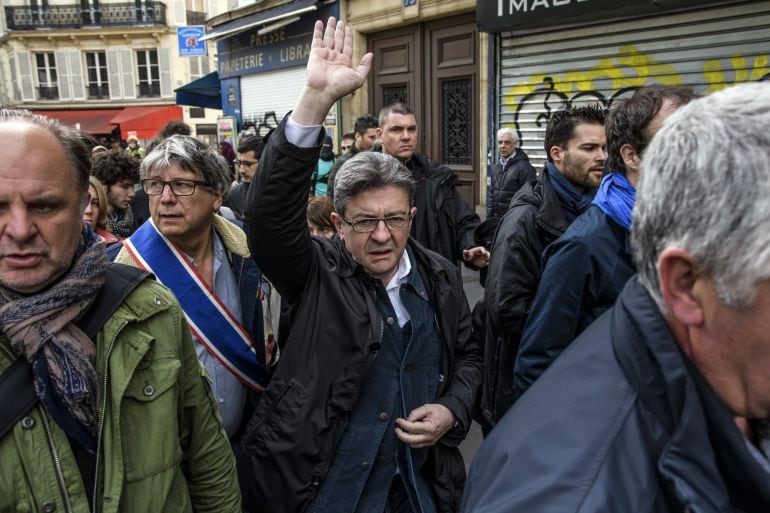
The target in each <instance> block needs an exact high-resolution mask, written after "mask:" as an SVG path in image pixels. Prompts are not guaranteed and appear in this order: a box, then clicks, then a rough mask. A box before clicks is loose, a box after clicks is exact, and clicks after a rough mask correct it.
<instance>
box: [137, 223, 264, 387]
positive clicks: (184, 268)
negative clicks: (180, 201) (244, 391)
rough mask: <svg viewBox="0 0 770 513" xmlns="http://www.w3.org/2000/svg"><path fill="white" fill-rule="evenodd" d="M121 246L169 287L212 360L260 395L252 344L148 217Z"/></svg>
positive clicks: (259, 368)
mask: <svg viewBox="0 0 770 513" xmlns="http://www.w3.org/2000/svg"><path fill="white" fill-rule="evenodd" d="M123 244H124V247H125V248H126V250H127V251H128V252H129V253H130V254H131V256H132V257H133V258H134V261H136V262H137V263H138V264H139V266H140V267H142V268H143V269H145V270H146V271H150V272H151V273H153V274H154V275H155V276H156V277H157V278H158V281H160V282H161V283H162V284H163V285H165V286H166V287H168V288H169V289H171V291H172V292H173V293H174V295H175V296H176V298H177V300H178V301H179V304H180V305H181V306H182V310H183V311H184V315H185V317H186V318H187V323H188V324H189V325H190V331H192V334H193V335H194V336H195V338H197V339H198V341H199V342H200V343H201V344H203V346H204V347H205V348H206V350H207V351H208V352H209V353H211V355H212V356H214V358H216V359H217V360H219V362H220V363H221V364H222V365H224V366H225V368H226V369H227V370H229V371H230V372H232V373H233V374H234V375H235V376H236V377H237V378H238V379H239V380H241V382H243V384H245V385H246V386H248V387H249V388H252V389H254V390H258V391H261V390H263V389H264V387H265V385H266V384H267V381H268V379H269V378H268V372H267V369H266V368H265V365H264V362H261V361H259V359H260V356H258V355H261V354H263V353H262V352H261V351H260V352H257V351H255V349H254V340H252V338H251V336H250V335H249V333H248V332H247V331H246V330H245V329H244V327H243V326H241V324H240V323H239V322H238V321H237V320H236V319H235V318H234V317H233V315H232V314H231V313H230V311H229V310H228V309H227V307H226V306H225V305H224V303H222V301H221V300H220V299H219V297H218V296H217V295H216V293H215V292H214V291H213V290H212V289H211V288H209V286H208V285H207V284H206V282H204V281H203V278H202V277H201V276H200V274H199V273H198V271H197V269H195V267H194V266H193V265H192V264H191V263H190V262H189V261H188V259H187V257H186V256H185V255H184V253H183V252H182V251H181V250H180V249H179V248H178V247H177V246H176V244H174V243H173V242H171V241H170V240H168V239H167V238H166V237H165V236H164V235H163V234H162V233H160V231H158V228H157V227H156V226H155V223H153V222H152V219H148V220H147V222H145V223H144V224H142V226H140V227H139V229H138V230H136V232H134V234H133V235H131V237H129V238H128V239H125V240H124V241H123Z"/></svg>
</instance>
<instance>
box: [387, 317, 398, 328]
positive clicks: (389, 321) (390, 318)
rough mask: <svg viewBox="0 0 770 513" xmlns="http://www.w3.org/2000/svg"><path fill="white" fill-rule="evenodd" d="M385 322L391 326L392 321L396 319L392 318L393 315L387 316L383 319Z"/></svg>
mask: <svg viewBox="0 0 770 513" xmlns="http://www.w3.org/2000/svg"><path fill="white" fill-rule="evenodd" d="M385 322H387V323H388V326H393V323H395V322H396V321H394V320H393V317H388V318H387V319H385Z"/></svg>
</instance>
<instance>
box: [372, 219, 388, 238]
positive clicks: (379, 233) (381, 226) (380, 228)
mask: <svg viewBox="0 0 770 513" xmlns="http://www.w3.org/2000/svg"><path fill="white" fill-rule="evenodd" d="M390 237H391V234H390V230H389V229H388V226H387V225H386V224H385V221H384V220H382V219H380V220H379V221H378V222H377V228H375V229H374V231H373V232H372V240H374V241H376V242H381V243H382V242H387V241H388V239H390Z"/></svg>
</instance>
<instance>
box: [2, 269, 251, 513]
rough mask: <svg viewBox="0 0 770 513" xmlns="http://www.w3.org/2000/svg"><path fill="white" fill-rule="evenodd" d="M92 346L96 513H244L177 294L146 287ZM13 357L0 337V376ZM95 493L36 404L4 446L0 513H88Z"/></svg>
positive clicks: (147, 282) (62, 438) (228, 452)
mask: <svg viewBox="0 0 770 513" xmlns="http://www.w3.org/2000/svg"><path fill="white" fill-rule="evenodd" d="M96 345H97V360H96V371H97V374H98V376H99V383H100V393H99V395H100V399H99V405H100V406H99V426H100V433H99V438H100V440H101V443H100V444H99V447H100V454H99V455H98V465H97V476H96V480H97V483H98V484H97V489H99V490H102V489H103V490H104V493H103V494H98V497H97V507H96V511H98V512H104V513H110V512H126V513H127V512H130V513H135V512H142V513H152V512H157V513H161V512H163V513H172V512H192V511H195V512H205V511H212V512H214V511H216V512H217V513H219V512H233V513H236V512H240V503H241V497H240V490H239V488H238V480H237V477H236V472H235V458H234V457H233V453H232V450H231V447H230V444H229V442H228V440H227V436H226V435H225V433H224V431H223V430H222V427H221V421H220V420H219V414H218V413H217V409H216V403H215V400H214V398H213V395H212V394H211V392H210V388H209V385H208V382H207V377H206V373H205V371H204V370H203V368H202V367H201V365H200V363H199V362H198V359H197V357H196V356H195V350H194V348H193V344H192V340H191V338H190V331H189V329H188V328H187V324H186V322H185V320H184V316H183V314H182V311H181V309H180V308H179V305H178V303H177V302H176V299H175V298H174V297H173V295H172V294H171V293H170V292H169V291H168V290H167V289H165V288H164V287H163V286H162V285H160V284H158V283H157V282H154V281H152V280H145V281H144V282H143V283H142V284H140V285H139V286H138V287H137V288H136V289H135V290H134V291H133V292H131V294H130V295H129V296H128V297H127V298H126V300H125V301H124V302H123V304H122V305H121V306H120V307H119V308H118V309H117V310H116V311H115V313H114V314H113V315H112V317H110V319H109V320H108V321H107V322H106V323H105V325H104V326H103V327H102V330H101V331H100V332H99V334H98V336H97V340H96ZM14 359H15V357H14V356H13V354H12V352H11V350H10V345H9V343H8V340H7V338H5V337H4V336H2V335H0V372H2V371H3V370H5V369H6V368H7V367H8V366H9V365H10V364H11V363H12V362H13V361H14ZM105 369H106V371H105ZM103 391H108V393H107V394H104V393H103ZM105 395H106V396H107V401H104V396H105ZM57 462H58V465H57ZM57 468H58V471H57ZM57 475H58V476H59V477H57ZM61 484H63V485H64V490H63V491H62V490H61V489H60V485H61ZM91 494H93V490H88V491H86V490H85V489H84V486H83V483H82V480H81V478H80V473H79V472H78V467H77V464H76V463H75V459H74V456H73V454H72V451H71V450H70V446H69V443H68V439H67V436H66V434H65V433H64V432H63V431H62V430H60V429H59V427H58V426H57V425H56V424H55V423H54V422H53V421H52V420H51V417H50V415H48V414H47V412H46V411H45V410H44V409H43V408H42V406H41V404H40V403H38V405H37V406H36V407H35V408H33V409H32V410H30V412H29V413H28V414H27V416H26V417H24V418H22V419H21V421H19V422H18V423H17V424H16V426H14V427H13V429H12V430H11V431H10V432H9V433H8V434H7V435H6V436H5V437H3V439H2V440H0V513H10V512H52V511H57V512H65V513H66V512H76V513H88V511H89V508H88V498H87V497H88V496H90V495H91Z"/></svg>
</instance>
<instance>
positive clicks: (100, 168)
mask: <svg viewBox="0 0 770 513" xmlns="http://www.w3.org/2000/svg"><path fill="white" fill-rule="evenodd" d="M91 174H92V175H94V176H95V177H96V178H98V179H99V181H100V182H102V184H103V185H104V192H105V193H106V194H107V226H109V228H110V231H111V232H112V234H113V235H115V236H117V237H120V238H125V237H128V236H129V235H131V234H132V233H134V230H136V229H137V227H138V226H139V224H137V222H136V219H135V218H134V212H133V209H132V208H131V200H132V199H133V198H134V185H136V184H137V182H139V161H138V160H137V159H135V158H134V157H132V156H130V155H127V154H125V153H123V152H120V151H118V150H109V151H103V152H101V153H97V154H96V155H94V156H93V164H92V166H91Z"/></svg>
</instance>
